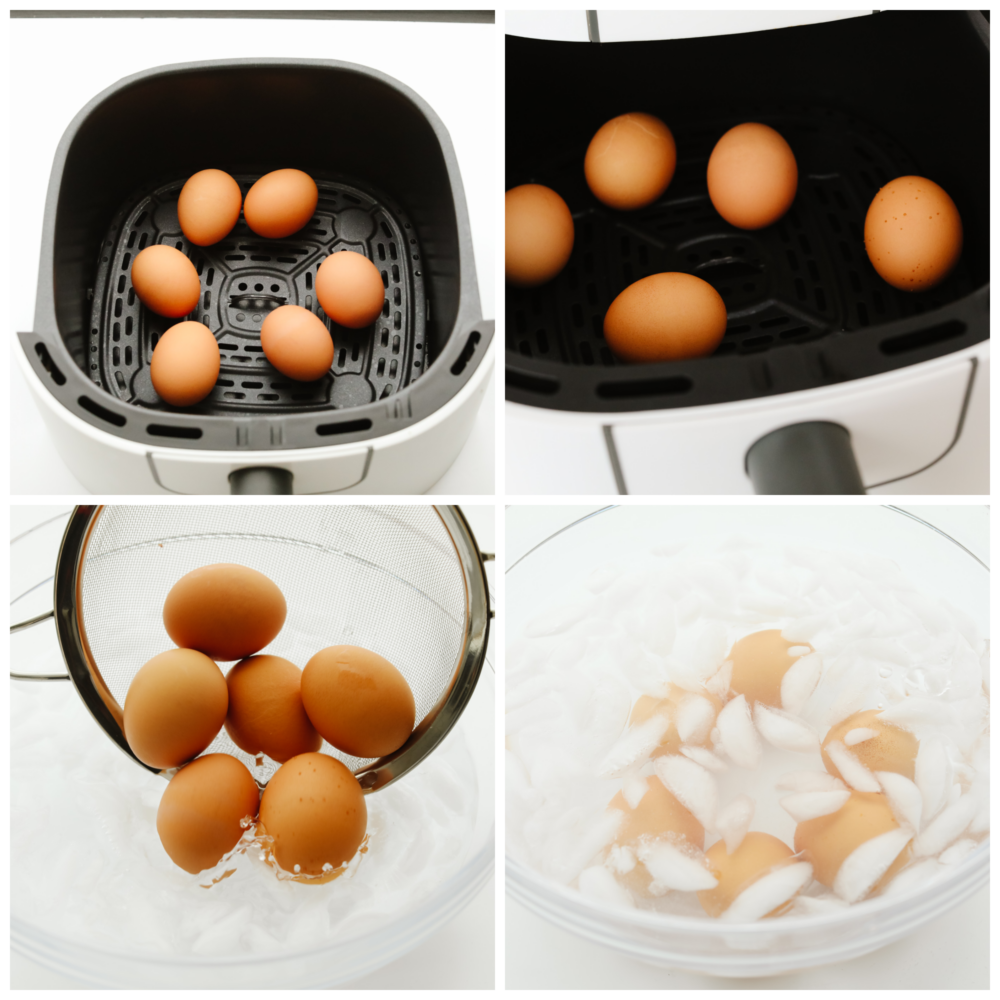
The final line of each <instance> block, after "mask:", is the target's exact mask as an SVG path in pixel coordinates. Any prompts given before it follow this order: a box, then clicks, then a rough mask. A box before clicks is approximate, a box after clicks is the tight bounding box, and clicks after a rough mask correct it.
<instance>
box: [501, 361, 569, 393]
mask: <svg viewBox="0 0 1000 1000" xmlns="http://www.w3.org/2000/svg"><path fill="white" fill-rule="evenodd" d="M505 381H506V383H507V385H509V386H510V387H511V388H512V389H523V390H524V391H525V392H534V393H537V394H538V395H539V396H553V395H555V393H557V392H558V391H559V383H558V382H557V381H556V380H555V379H554V378H542V377H541V376H539V375H525V374H524V372H514V371H511V370H510V369H509V368H508V369H507V372H506V379H505Z"/></svg>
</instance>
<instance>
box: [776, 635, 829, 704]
mask: <svg viewBox="0 0 1000 1000" xmlns="http://www.w3.org/2000/svg"><path fill="white" fill-rule="evenodd" d="M796 648H800V649H805V648H807V647H804V646H802V647H795V646H793V647H792V649H796ZM789 652H791V650H789ZM822 673H823V660H822V658H821V657H820V655H819V653H808V654H807V655H806V656H800V657H799V659H797V660H796V661H795V662H794V663H793V664H792V665H791V666H790V667H789V668H788V670H786V671H785V676H784V677H782V678H781V707H782V708H783V709H785V711H786V712H791V713H793V714H794V715H798V714H799V713H800V712H801V711H802V709H803V708H805V704H806V702H807V701H808V700H809V696H810V695H811V694H812V693H813V691H815V690H816V685H817V684H818V683H819V679H820V676H821V675H822Z"/></svg>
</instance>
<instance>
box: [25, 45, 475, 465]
mask: <svg viewBox="0 0 1000 1000" xmlns="http://www.w3.org/2000/svg"><path fill="white" fill-rule="evenodd" d="M293 165H294V166H296V167H300V168H301V169H303V170H306V171H308V172H310V173H311V174H312V175H313V176H314V177H315V178H316V180H317V183H318V184H319V187H320V204H319V206H318V208H317V213H316V215H315V216H314V218H313V220H311V222H310V223H309V225H307V226H306V227H305V228H304V229H303V230H302V231H300V232H299V233H296V234H294V235H293V236H291V237H287V238H285V239H284V240H275V241H267V240H262V239H260V238H259V237H257V236H255V235H254V234H253V233H252V232H250V230H249V229H248V228H247V227H246V224H245V223H244V222H243V221H242V219H241V221H240V222H239V224H238V225H237V228H236V229H235V230H234V231H233V233H231V234H230V236H229V237H227V239H226V240H224V241H223V242H222V243H220V244H217V245H216V246H214V247H205V248H201V247H192V246H189V245H188V243H187V241H186V240H185V239H184V238H183V234H181V233H180V230H179V226H178V225H177V223H176V217H175V208H174V205H175V202H176V195H177V193H178V192H179V190H180V187H181V186H182V185H183V182H184V181H185V180H186V178H187V177H189V176H190V175H191V174H192V173H194V172H195V171H197V170H201V169H204V168H205V167H207V166H214V167H218V168H220V169H224V170H227V171H228V172H229V173H231V174H233V175H234V176H235V177H237V179H238V180H239V182H240V184H241V187H242V189H243V190H244V192H245V191H246V190H247V189H248V187H249V185H250V184H251V183H252V182H253V180H254V179H256V177H259V176H260V175H261V174H263V173H266V172H267V171H269V170H273V169H278V168H280V167H285V166H293ZM153 242H164V243H169V244H170V245H172V246H176V245H177V244H178V243H180V245H181V246H180V249H182V250H183V251H184V252H185V253H187V254H188V255H189V256H190V257H191V259H192V261H193V262H194V263H195V266H196V267H197V268H198V270H199V272H200V276H201V283H202V297H201V301H200V304H199V308H198V310H196V312H195V313H193V314H192V315H191V317H190V318H192V319H199V320H201V321H204V322H206V323H207V324H208V325H209V327H210V328H211V329H212V330H213V332H214V333H215V334H216V337H217V339H218V340H219V343H220V351H221V353H222V355H223V360H222V372H221V373H220V377H219V382H218V384H217V386H216V388H215V389H214V390H213V392H212V394H211V395H210V396H209V398H208V399H207V400H205V401H204V402H203V403H202V404H199V406H197V407H195V408H192V409H186V410H177V409H174V408H171V407H168V406H166V405H165V404H163V402H162V401H160V400H159V399H157V397H156V396H155V393H153V392H152V388H151V385H150V384H149V380H148V363H149V356H150V354H151V352H152V349H153V346H155V341H156V338H157V336H158V335H159V334H161V333H162V332H163V330H164V329H165V328H166V327H167V326H169V325H170V322H171V321H165V320H163V319H162V318H161V317H157V316H154V315H153V314H151V313H150V312H149V311H148V310H146V309H145V308H144V307H141V306H140V305H139V303H138V302H137V301H136V300H135V296H134V292H133V291H132V289H131V286H130V278H129V269H130V265H131V260H132V259H133V258H134V254H135V253H137V252H138V250H139V249H140V248H141V247H144V246H146V245H149V244H150V243H153ZM348 248H349V249H353V250H358V251H360V252H363V253H366V255H367V256H369V257H370V258H371V259H372V260H373V261H374V262H375V264H376V266H377V267H378V268H379V270H380V271H381V272H383V283H384V285H385V287H386V306H385V307H384V309H383V315H382V316H381V317H380V318H379V320H378V321H377V322H376V323H375V324H374V325H373V326H372V327H371V328H368V329H367V330H363V331H347V330H345V329H343V328H341V327H339V326H334V327H333V330H332V332H333V336H334V343H335V348H336V356H335V359H334V366H333V368H332V373H331V374H330V375H328V376H326V377H324V378H323V379H321V380H319V381H318V382H317V383H292V382H291V381H290V380H289V379H287V378H283V377H281V376H280V375H279V374H278V373H277V372H276V371H275V370H274V369H272V368H271V366H270V365H269V364H268V363H267V362H266V360H265V359H263V355H262V352H261V351H260V350H259V330H260V323H261V322H262V321H263V318H264V317H265V316H266V314H267V312H269V311H270V310H271V309H273V308H276V307H277V306H278V305H283V304H286V303H292V304H297V305H301V306H304V307H305V308H310V309H312V310H313V311H314V312H318V313H319V315H320V316H321V318H322V319H324V321H326V322H327V323H328V324H329V323H330V321H329V320H327V319H326V317H325V316H324V315H323V314H322V312H321V311H320V310H319V306H318V303H317V302H315V300H314V298H313V296H314V293H313V291H312V284H313V279H314V277H315V273H316V269H317V268H318V266H319V264H320V263H321V261H322V260H323V259H324V258H325V257H326V255H327V254H328V253H329V252H331V251H336V250H337V249H348ZM242 286H245V287H242ZM275 288H277V290H275ZM206 316H207V317H208V319H205V317H206ZM492 326H493V325H492V322H491V321H489V322H484V321H483V320H482V319H481V309H480V304H479V294H478V288H477V285H476V274H475V263H474V259H473V254H472V243H471V234H470V228H469V221H468V213H467V210H466V205H465V195H464V191H463V188H462V182H461V177H460V174H459V170H458V163H457V160H456V158H455V154H454V150H453V148H452V145H451V140H450V137H449V136H448V133H447V130H446V129H445V127H444V125H443V124H442V123H441V121H440V120H439V119H438V118H437V116H436V115H435V113H434V112H433V111H432V110H431V108H430V107H429V106H428V105H427V104H426V103H425V102H424V101H423V100H422V99H421V98H420V97H418V96H417V95H416V94H415V93H413V92H412V91H411V90H409V89H408V88H406V87H404V86H403V85H402V84H399V83H398V82H396V81H395V80H393V79H392V78H390V77H388V76H386V75H384V74H382V73H379V72H377V71H375V70H371V69H368V68H366V67H362V66H356V65H352V64H349V63H342V62H334V61H326V60H324V61H319V60H266V59H255V60H251V59H241V60H226V61H218V62H206V63H191V64H182V65H177V66H169V67H159V68H157V69H154V70H150V71H146V72H143V73H140V74H137V75H135V76H132V77H129V78H127V79H125V80H122V81H120V82H119V83H117V84H115V85H114V86H113V87H111V88H109V89H108V90H107V91H105V92H104V93H102V94H100V95H98V96H97V97H96V98H95V99H94V100H93V101H91V102H90V104H88V105H87V107H85V108H84V109H83V110H82V111H81V112H80V114H79V115H77V117H76V118H75V119H74V121H73V122H72V124H71V125H70V126H69V128H68V129H67V130H66V133H65V134H64V136H63V139H62V141H61V143H60V146H59V149H58V151H57V154H56V157H55V161H54V164H53V170H52V176H51V179H50V184H49V192H48V198H47V202H46V214H45V223H44V230H43V239H42V253H41V264H40V268H39V286H38V295H37V300H36V313H35V330H34V332H33V333H31V334H21V335H20V338H21V341H22V345H23V346H24V349H25V352H26V354H27V356H28V358H29V360H30V361H31V363H32V366H33V367H34V369H35V370H36V372H37V373H38V375H39V377H40V378H41V379H42V381H43V383H44V384H45V385H46V387H47V388H48V389H49V391H51V392H52V393H53V394H54V395H55V396H57V398H58V399H59V400H60V402H61V403H62V404H63V405H64V406H66V408H67V409H69V410H70V411H71V412H73V413H74V414H75V415H77V416H79V417H81V418H82V419H84V420H86V421H88V422H89V423H91V424H93V425H95V426H97V427H99V428H100V429H102V430H105V431H110V432H112V433H115V434H117V435H119V436H121V437H125V438H129V439H131V440H136V441H141V442H144V443H148V444H150V445H160V446H162V445H164V444H169V445H170V446H172V447H190V448H200V449H218V450H231V449H237V448H240V449H243V448H245V449H254V450H264V449H287V448H301V447H317V446H322V445H329V444H332V443H341V442H344V443H346V442H351V441H358V440H366V439H370V438H374V437H378V436H380V435H384V434H388V433H392V432H394V431H397V430H400V429H402V428H404V427H406V426H408V425H410V424H413V423H415V422H417V421H419V420H421V419H423V418H425V417H427V416H429V415H431V414H432V413H434V412H435V411H436V410H438V409H439V408H440V407H441V406H442V405H444V403H446V402H447V401H448V400H449V399H450V398H452V397H453V396H454V395H455V394H456V393H457V392H458V391H459V390H460V389H461V388H462V386H463V385H464V384H465V383H466V382H467V381H468V379H469V378H470V376H471V375H472V373H473V372H474V371H475V370H476V368H477V367H478V365H479V363H480V362H481V360H482V357H483V355H484V354H485V349H486V347H487V346H488V344H489V340H490V338H491V337H492ZM418 345H419V346H418ZM227 383H228V384H227ZM341 410H343V411H345V412H343V413H341V412H339V411H341ZM165 439H166V440H165Z"/></svg>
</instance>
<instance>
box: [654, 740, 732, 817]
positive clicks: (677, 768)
mask: <svg viewBox="0 0 1000 1000" xmlns="http://www.w3.org/2000/svg"><path fill="white" fill-rule="evenodd" d="M653 769H654V770H655V771H656V776H657V777H658V778H659V779H660V781H662V782H663V784H664V786H665V787H666V788H667V789H668V790H669V791H670V792H671V794H672V795H674V796H675V797H676V798H677V799H678V800H679V801H680V803H681V804H682V805H683V806H684V807H685V808H686V809H687V810H688V811H689V812H690V813H691V814H692V815H693V816H694V817H695V819H697V820H698V822H699V823H701V825H702V826H703V827H705V829H706V830H711V829H713V828H714V826H715V812H716V809H717V808H718V804H719V793H718V790H717V788H716V786H715V779H714V778H713V777H712V776H711V774H709V773H708V771H706V770H705V768H703V767H701V766H699V765H698V764H696V763H695V762H694V761H693V760H689V759H688V758H687V757H681V756H677V755H674V754H665V755H664V756H663V757H657V758H656V760H654V761H653Z"/></svg>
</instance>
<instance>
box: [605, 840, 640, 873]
mask: <svg viewBox="0 0 1000 1000" xmlns="http://www.w3.org/2000/svg"><path fill="white" fill-rule="evenodd" d="M604 864H605V866H606V867H608V868H610V869H611V871H613V872H617V873H618V874H619V875H627V874H628V873H629V872H630V871H632V869H633V868H635V852H634V851H633V850H632V848H631V847H624V846H622V845H621V844H612V845H611V850H610V851H608V857H607V859H606V860H605V862H604Z"/></svg>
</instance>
